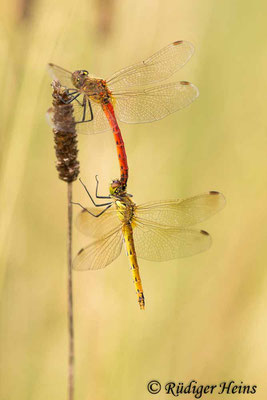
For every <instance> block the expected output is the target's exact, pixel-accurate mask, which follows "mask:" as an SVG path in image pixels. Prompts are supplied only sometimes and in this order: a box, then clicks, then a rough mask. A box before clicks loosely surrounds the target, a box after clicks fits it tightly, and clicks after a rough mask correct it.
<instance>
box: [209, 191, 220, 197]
mask: <svg viewBox="0 0 267 400" xmlns="http://www.w3.org/2000/svg"><path fill="white" fill-rule="evenodd" d="M210 194H212V195H215V196H216V195H217V194H220V193H219V192H216V191H215V190H210Z"/></svg>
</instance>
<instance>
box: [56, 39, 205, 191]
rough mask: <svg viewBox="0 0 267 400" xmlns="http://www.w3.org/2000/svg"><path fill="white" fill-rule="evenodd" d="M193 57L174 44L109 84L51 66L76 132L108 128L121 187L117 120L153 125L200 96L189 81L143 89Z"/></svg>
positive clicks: (189, 49)
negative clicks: (65, 91) (69, 106)
mask: <svg viewBox="0 0 267 400" xmlns="http://www.w3.org/2000/svg"><path fill="white" fill-rule="evenodd" d="M193 52H194V47H193V45H192V44H191V43H189V42H186V41H182V40H180V41H176V42H174V43H171V44H169V45H168V46H166V47H164V48H163V49H161V50H160V51H158V52H157V53H155V54H154V55H152V56H151V57H149V58H147V59H146V60H145V61H142V62H139V63H137V64H134V65H132V66H130V67H127V68H124V69H122V70H120V71H118V72H116V73H115V74H114V75H112V76H111V78H109V79H107V80H104V79H101V78H96V77H94V76H93V75H91V74H89V73H88V71H86V70H77V71H74V72H70V71H67V70H66V69H64V68H61V67H58V66H57V65H55V64H49V70H50V73H51V75H52V77H53V79H56V80H58V81H59V82H60V83H61V85H63V86H65V87H66V88H67V89H68V95H69V100H68V103H70V102H73V106H74V109H75V111H74V116H75V121H76V129H77V131H78V132H82V133H88V134H89V133H98V132H104V131H107V130H109V129H112V131H113V134H114V138H115V141H116V146H117V153H118V157H119V164H120V170H121V183H122V185H123V186H124V187H126V184H127V179H128V165H127V157H126V152H125V147H124V142H123V139H122V136H121V132H120V128H119V126H118V123H117V119H118V120H120V121H123V122H127V123H141V122H152V121H156V120H159V119H161V118H164V117H166V116H167V115H169V114H171V113H173V112H175V111H178V110H181V109H182V108H184V107H187V106H188V105H189V104H190V103H192V101H194V100H195V99H196V98H197V97H198V94H199V92H198V89H197V87H196V86H194V85H193V84H192V83H190V82H186V81H180V82H172V83H165V84H162V85H154V86H152V87H147V86H148V85H151V84H154V83H156V82H159V81H162V80H165V79H167V78H169V77H170V76H171V75H172V74H173V73H174V72H176V71H178V70H179V69H180V68H182V66H183V65H184V64H185V63H186V62H187V61H188V60H189V59H190V57H191V56H192V54H193Z"/></svg>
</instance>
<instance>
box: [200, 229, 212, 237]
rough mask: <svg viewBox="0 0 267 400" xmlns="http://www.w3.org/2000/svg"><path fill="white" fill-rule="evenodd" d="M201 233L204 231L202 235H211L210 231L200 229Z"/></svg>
mask: <svg viewBox="0 0 267 400" xmlns="http://www.w3.org/2000/svg"><path fill="white" fill-rule="evenodd" d="M200 233H202V235H206V236H209V235H210V234H209V233H208V232H206V231H202V230H201V231H200Z"/></svg>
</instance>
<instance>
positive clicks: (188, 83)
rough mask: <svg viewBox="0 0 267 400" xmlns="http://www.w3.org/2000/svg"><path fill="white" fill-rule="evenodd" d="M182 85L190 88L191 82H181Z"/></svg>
mask: <svg viewBox="0 0 267 400" xmlns="http://www.w3.org/2000/svg"><path fill="white" fill-rule="evenodd" d="M180 84H181V85H184V86H188V85H190V82H187V81H181V82H180Z"/></svg>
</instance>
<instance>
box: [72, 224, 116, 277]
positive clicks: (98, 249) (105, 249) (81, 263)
mask: <svg viewBox="0 0 267 400" xmlns="http://www.w3.org/2000/svg"><path fill="white" fill-rule="evenodd" d="M122 244H123V236H122V232H121V229H117V230H113V231H112V232H110V233H109V235H107V236H105V237H103V238H101V239H99V240H96V241H94V242H93V243H91V244H89V246H87V247H85V248H83V249H81V250H80V251H79V252H78V254H77V255H76V257H75V258H74V260H73V264H72V266H73V268H74V269H76V270H87V269H90V270H97V269H101V268H105V267H106V266H108V265H109V264H111V263H112V262H113V261H114V260H115V259H116V258H117V257H118V256H119V255H120V253H121V249H122Z"/></svg>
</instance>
